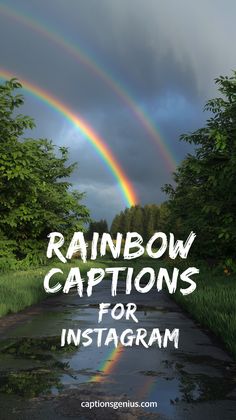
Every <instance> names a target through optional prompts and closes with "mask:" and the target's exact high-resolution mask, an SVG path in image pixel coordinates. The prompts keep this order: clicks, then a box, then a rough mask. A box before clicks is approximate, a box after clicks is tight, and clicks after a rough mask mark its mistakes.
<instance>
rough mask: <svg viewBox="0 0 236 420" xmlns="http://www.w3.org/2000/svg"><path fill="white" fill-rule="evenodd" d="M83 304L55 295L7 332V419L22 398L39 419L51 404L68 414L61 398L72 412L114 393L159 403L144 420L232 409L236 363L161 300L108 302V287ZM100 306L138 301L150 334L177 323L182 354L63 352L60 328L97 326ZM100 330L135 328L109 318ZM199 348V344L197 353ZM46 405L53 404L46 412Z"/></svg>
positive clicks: (0, 366) (2, 364) (0, 357)
mask: <svg viewBox="0 0 236 420" xmlns="http://www.w3.org/2000/svg"><path fill="white" fill-rule="evenodd" d="M81 302H82V301H81V300H79V299H78V296H76V295H75V294H71V295H69V296H62V297H60V298H59V299H57V300H55V305H53V306H52V307H50V305H49V304H48V303H47V302H45V304H42V305H44V306H43V308H44V310H42V311H41V313H36V314H35V316H31V318H30V319H27V320H25V322H24V323H21V322H19V323H18V324H16V325H15V327H14V328H11V329H10V330H9V332H7V333H6V334H5V336H6V338H5V339H4V340H2V341H1V344H0V405H1V407H4V409H5V412H6V413H7V418H9V419H13V418H14V419H15V418H17V416H16V417H14V413H13V411H14V410H13V408H14V406H17V410H20V411H19V412H20V413H22V412H23V413H24V412H25V411H24V410H26V406H27V404H26V401H27V399H29V398H31V399H32V397H33V398H34V399H35V401H36V400H37V407H36V408H35V410H36V411H37V410H38V408H39V407H40V410H41V411H42V413H44V414H42V416H44V417H42V418H46V415H45V413H48V410H49V411H50V410H53V407H54V404H56V405H57V406H58V404H59V406H60V407H61V415H65V416H66V415H69V414H68V413H67V414H66V409H65V408H63V401H64V402H65V401H66V399H69V400H70V401H71V407H74V413H75V414H76V412H77V411H76V410H77V409H76V408H75V407H76V403H77V404H78V398H79V395H83V394H84V395H85V394H86V395H87V397H86V398H90V400H92V398H94V400H96V399H97V397H98V395H100V397H101V399H102V398H103V399H104V398H107V399H109V398H112V396H113V398H114V399H115V398H118V399H120V398H125V399H126V400H128V399H130V401H156V402H157V403H158V405H157V407H156V408H148V409H146V412H148V413H149V415H150V413H154V414H155V415H157V414H158V415H159V414H160V415H162V416H167V417H168V418H175V419H182V418H186V419H187V417H186V415H185V414H186V409H189V407H194V409H197V410H198V409H199V407H201V404H203V403H204V410H206V411H205V412H206V413H207V412H208V410H209V413H211V411H210V410H211V409H212V404H211V403H212V401H214V405H215V407H218V408H217V410H219V413H220V410H221V408H222V410H223V409H224V410H225V404H226V405H227V407H228V408H229V410H231V409H232V410H234V409H235V410H236V401H235V389H236V374H235V372H236V369H235V363H233V362H232V361H231V360H230V358H229V357H228V355H227V354H225V353H224V352H223V351H222V350H221V349H218V348H217V347H215V346H213V345H212V342H211V340H210V338H209V337H208V336H207V335H206V334H205V333H203V332H202V331H201V330H200V329H197V328H196V325H195V324H194V323H193V321H191V320H189V319H188V318H186V316H185V315H184V314H182V313H181V312H179V309H178V310H176V307H175V305H174V304H173V305H172V303H171V302H169V301H167V300H166V297H165V296H162V295H160V294H159V295H158V296H157V295H156V294H153V295H152V296H150V294H149V295H148V296H147V295H146V301H145V296H141V297H140V294H139V295H134V296H126V295H123V294H120V295H119V296H116V297H115V298H113V299H111V296H110V288H109V285H107V287H106V286H105V287H103V288H100V289H99V291H98V293H97V294H94V295H93V296H92V297H90V298H83V304H81ZM100 302H111V307H113V306H114V304H115V303H116V302H122V303H124V304H125V303H127V302H135V303H136V304H137V306H138V310H137V317H138V320H139V324H138V327H143V328H146V329H147V330H151V329H152V328H159V329H160V331H163V330H164V329H165V328H170V329H173V328H176V327H178V326H179V327H180V329H181V331H182V342H181V346H182V349H181V348H180V349H179V350H176V351H175V350H173V347H172V346H170V348H167V349H158V348H157V347H155V346H153V347H150V348H148V349H146V348H143V347H133V348H128V347H126V348H124V347H123V348H119V349H118V350H117V351H114V348H113V347H100V348H98V347H95V346H89V347H78V348H77V347H75V346H66V347H63V348H61V347H60V332H61V329H62V328H74V329H76V328H82V329H85V328H94V327H97V326H98V324H97V318H98V305H99V303H100ZM169 307H170V310H169V309H168V308H169ZM103 327H105V328H114V327H115V328H116V329H117V332H118V333H119V332H120V331H122V330H124V329H126V328H136V327H137V325H134V324H133V323H132V322H131V321H126V320H125V319H122V320H120V321H119V322H118V321H114V320H113V319H112V318H111V317H110V316H107V317H106V318H104V323H103ZM199 343H200V344H202V346H201V353H200V352H199ZM99 393H101V394H99ZM115 396H116V397H115ZM48 399H49V400H48ZM73 399H74V400H73ZM31 401H32V400H31ZM48 401H51V402H52V406H51V407H49V405H48ZM186 404H187V408H186ZM206 404H209V405H207V406H206ZM206 407H207V408H206ZM70 409H71V408H70ZM191 409H192V408H191ZM45 410H46V411H45ZM71 410H72V409H71ZM36 411H35V412H36ZM41 411H40V412H41ZM37 412H38V411H37ZM230 412H231V411H230ZM63 413H64V414H63ZM232 413H233V411H232ZM72 414H73V413H72ZM143 414H144V413H142V416H143ZM27 415H28V414H27ZM138 415H139V414H138ZM34 416H35V413H33V414H32V413H31V414H30V416H29V417H30V418H34ZM55 416H56V414H55V412H54V411H53V414H51V418H55V419H56V418H57V417H55ZM140 416H141V414H140ZM142 416H141V417H140V418H142ZM210 416H211V414H209V416H208V418H211V417H210ZM22 418H24V417H22ZM26 418H28V417H26ZM36 418H39V417H36ZM40 418H41V417H40ZM58 418H60V419H61V418H64V417H58ZM66 418H67V417H66ZM81 418H82V417H81ZM85 418H89V417H85ZM114 418H115V417H114ZM131 418H132V417H131ZM135 418H139V417H135ZM150 418H151V417H150ZM155 418H157V417H155ZM190 418H191V417H190ZM212 418H213V419H215V417H214V416H213V417H212ZM222 418H223V417H222ZM228 418H229V419H231V417H228ZM233 418H234V417H232V419H233Z"/></svg>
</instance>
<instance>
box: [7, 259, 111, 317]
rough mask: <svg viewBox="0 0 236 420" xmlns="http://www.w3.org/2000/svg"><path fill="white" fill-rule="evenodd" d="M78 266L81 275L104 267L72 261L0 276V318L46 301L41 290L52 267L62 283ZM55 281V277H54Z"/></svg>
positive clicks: (103, 264) (99, 264)
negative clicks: (58, 273)
mask: <svg viewBox="0 0 236 420" xmlns="http://www.w3.org/2000/svg"><path fill="white" fill-rule="evenodd" d="M74 266H79V267H80V271H81V273H82V275H83V274H85V272H86V271H87V270H89V269H90V268H91V267H98V266H99V267H101V268H103V267H105V266H106V263H104V262H102V261H100V262H99V263H98V262H88V263H86V264H84V263H82V262H81V261H74V262H72V263H67V264H63V263H58V262H57V263H54V264H50V265H49V266H44V267H40V268H33V269H30V270H24V271H9V272H7V273H5V272H4V273H3V274H1V275H0V317H1V316H4V315H7V314H9V313H16V312H19V311H21V310H22V309H24V308H26V307H27V306H30V305H33V304H34V303H38V302H40V301H41V300H43V299H46V298H47V297H48V296H52V295H48V294H46V293H45V291H44V288H43V279H44V277H45V275H46V273H47V272H48V271H49V270H50V268H52V267H57V268H60V269H61V270H62V271H63V276H62V275H60V277H58V281H59V280H60V282H61V283H63V280H64V281H65V280H66V276H67V274H68V272H69V270H70V268H71V267H74ZM54 278H55V279H56V276H54Z"/></svg>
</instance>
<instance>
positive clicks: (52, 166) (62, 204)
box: [0, 79, 89, 257]
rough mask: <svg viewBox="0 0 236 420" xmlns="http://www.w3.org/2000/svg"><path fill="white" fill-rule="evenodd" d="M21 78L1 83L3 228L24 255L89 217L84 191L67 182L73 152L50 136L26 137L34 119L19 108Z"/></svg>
mask: <svg viewBox="0 0 236 420" xmlns="http://www.w3.org/2000/svg"><path fill="white" fill-rule="evenodd" d="M19 88H21V85H20V83H19V82H18V81H17V80H16V79H12V80H10V81H7V82H5V83H4V84H2V85H0V136H1V137H0V190H1V196H0V213H1V218H0V231H1V235H2V237H4V238H6V239H13V240H14V241H15V244H16V254H17V256H18V257H24V256H25V255H27V253H28V252H30V251H31V250H32V249H34V248H35V247H37V245H38V244H39V243H40V241H42V240H45V239H46V237H47V234H48V233H49V232H50V231H52V230H56V231H61V232H65V233H66V234H67V233H68V234H70V233H71V232H73V231H74V230H80V229H83V228H84V223H85V222H87V221H88V220H89V213H88V210H87V208H86V207H85V206H84V205H82V204H81V203H80V201H81V199H82V197H83V194H81V193H79V192H78V191H71V189H70V187H71V184H70V183H69V182H68V181H67V180H66V179H67V178H68V177H69V176H70V175H71V174H72V172H73V170H74V168H75V164H72V165H68V164H67V160H68V151H67V149H66V148H64V147H62V148H60V149H59V153H57V154H56V152H55V146H53V145H52V143H51V142H50V141H48V140H45V139H39V140H34V139H31V138H30V139H24V138H23V135H24V132H25V130H27V129H32V128H34V126H35V124H34V121H33V120H32V119H31V118H29V117H26V116H23V115H21V114H20V115H15V111H16V110H17V108H19V107H20V106H21V105H22V104H23V103H24V99H23V97H22V95H18V94H15V90H17V89H19Z"/></svg>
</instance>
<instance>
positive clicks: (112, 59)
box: [0, 0, 236, 221]
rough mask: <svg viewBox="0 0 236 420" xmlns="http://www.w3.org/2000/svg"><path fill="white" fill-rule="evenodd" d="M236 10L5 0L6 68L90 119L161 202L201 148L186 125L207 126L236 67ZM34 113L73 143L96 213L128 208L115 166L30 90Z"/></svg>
mask: <svg viewBox="0 0 236 420" xmlns="http://www.w3.org/2000/svg"><path fill="white" fill-rule="evenodd" d="M226 5H227V7H226ZM235 18H236V2H235V1H234V0H228V1H227V2H226V1H223V0H221V1H220V0H198V1H197V2H196V1H194V0H178V1H177V0H167V1H164V0H50V1H48V0H47V1H46V0H40V1H38V0H30V1H29V0H7V1H0V51H1V54H0V60H1V63H0V68H1V69H5V70H7V71H9V72H11V73H13V74H15V75H16V76H18V77H19V76H21V77H22V78H24V79H25V80H27V81H29V82H31V83H33V84H36V85H37V86H38V87H40V88H43V89H44V90H46V91H47V92H48V93H50V94H51V95H54V96H56V97H57V98H58V100H60V102H61V103H63V104H65V105H66V106H67V107H69V108H70V110H71V111H73V112H74V114H76V115H78V116H79V117H82V118H83V119H84V120H85V121H86V122H87V123H88V124H89V125H90V126H91V127H92V128H93V130H95V131H96V133H97V134H98V135H99V136H100V137H101V138H102V139H103V141H104V142H105V143H106V144H108V145H109V147H110V149H111V150H112V153H113V155H114V156H115V158H116V159H117V161H118V162H119V163H120V165H121V167H122V168H123V170H124V172H125V174H126V176H127V177H128V178H129V180H130V182H132V185H133V187H134V189H135V190H136V192H137V195H138V196H139V199H140V202H141V203H142V204H145V203H160V202H161V201H163V200H164V199H165V197H164V195H163V193H162V192H161V186H162V185H163V184H165V183H166V182H170V180H171V171H172V170H173V167H174V166H175V165H176V164H178V163H179V162H180V161H181V159H183V157H184V156H185V154H186V153H187V152H189V151H190V148H189V146H188V145H185V144H183V143H180V142H179V140H178V138H179V135H180V134H181V133H183V132H188V131H193V130H194V129H196V128H198V127H200V126H201V125H202V124H204V121H205V119H206V115H205V114H203V112H202V109H203V106H204V103H205V101H206V100H207V99H208V98H210V97H213V96H215V95H216V90H215V86H214V78H215V77H217V76H219V75H220V74H223V75H226V74H227V75H230V73H231V71H232V70H233V69H236V55H235V39H236V25H235ZM72 51H74V52H75V51H77V54H72ZM86 63H87V64H86ZM127 98H128V99H127ZM23 111H24V113H26V114H29V115H31V116H33V117H34V118H35V120H36V123H37V129H36V130H34V132H33V133H32V134H31V135H32V136H34V137H47V138H49V139H52V140H53V143H54V144H55V145H57V146H61V145H63V146H67V147H69V150H70V159H71V161H77V162H78V170H77V171H76V172H75V173H74V175H73V178H72V182H73V186H74V188H78V189H79V190H80V191H85V192H86V199H85V202H86V204H87V205H88V207H89V208H90V209H91V214H92V216H93V217H94V218H95V219H100V218H104V217H105V218H107V219H108V220H109V221H110V220H111V219H112V217H113V216H114V215H115V214H116V213H117V212H118V211H120V210H121V209H124V208H125V206H126V203H125V199H124V196H123V194H122V192H121V190H120V189H119V186H118V184H117V180H116V179H115V177H114V176H113V174H112V173H111V171H110V170H109V167H108V166H107V165H105V164H104V161H103V160H102V159H101V157H100V156H99V154H98V153H97V151H96V149H95V147H94V146H93V145H92V144H91V143H90V142H88V140H86V139H85V138H84V137H83V135H82V134H81V132H79V131H78V129H76V128H75V126H73V124H72V123H71V122H70V121H68V120H67V119H66V118H65V117H64V116H62V115H61V114H60V113H58V111H57V110H55V109H53V108H52V107H50V106H49V105H47V104H45V103H44V102H43V101H42V100H40V99H38V98H36V97H34V96H32V95H30V94H29V93H25V105H24V109H23ZM140 116H141V120H142V121H141V120H140V118H139V117H140ZM150 127H152V132H151V131H150ZM163 148H164V149H165V151H164V152H163ZM163 153H164V155H163ZM166 155H167V157H166Z"/></svg>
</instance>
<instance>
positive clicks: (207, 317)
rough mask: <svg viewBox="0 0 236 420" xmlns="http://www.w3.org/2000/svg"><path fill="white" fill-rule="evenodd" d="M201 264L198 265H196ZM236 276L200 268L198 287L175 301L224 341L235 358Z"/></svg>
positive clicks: (174, 296) (178, 294)
mask: <svg viewBox="0 0 236 420" xmlns="http://www.w3.org/2000/svg"><path fill="white" fill-rule="evenodd" d="M196 266H197V267H198V264H196ZM235 277H236V276H235V275H233V274H232V275H229V276H226V275H225V274H224V273H219V271H217V270H210V269H209V268H207V267H205V266H203V267H202V268H201V267H200V274H199V276H197V280H196V281H197V289H196V290H195V291H194V292H193V293H192V294H190V295H188V296H182V295H181V294H180V293H179V292H177V293H176V294H175V295H173V298H174V299H175V301H176V302H177V303H178V304H179V305H180V306H181V307H182V308H183V309H184V310H186V311H187V312H188V313H189V314H191V316H192V317H193V318H194V319H195V320H197V321H198V322H199V323H200V324H201V325H202V326H203V327H207V328H209V330H210V331H211V332H213V333H214V334H215V336H216V337H217V338H218V339H219V340H220V341H221V342H222V344H223V345H224V347H225V348H226V349H227V350H228V351H229V352H230V353H231V354H232V356H233V357H234V359H236V278H235Z"/></svg>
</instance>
